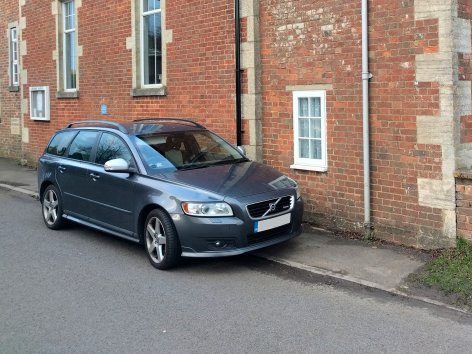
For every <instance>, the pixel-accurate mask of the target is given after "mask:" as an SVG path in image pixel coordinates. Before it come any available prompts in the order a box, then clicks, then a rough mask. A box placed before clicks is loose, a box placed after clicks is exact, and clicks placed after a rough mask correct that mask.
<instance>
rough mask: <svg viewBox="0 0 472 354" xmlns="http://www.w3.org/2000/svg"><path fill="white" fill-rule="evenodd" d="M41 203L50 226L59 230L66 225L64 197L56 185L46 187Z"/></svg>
mask: <svg viewBox="0 0 472 354" xmlns="http://www.w3.org/2000/svg"><path fill="white" fill-rule="evenodd" d="M41 205H42V208H41V209H42V215H43V220H44V223H45V224H46V226H47V227H48V228H50V229H52V230H59V229H61V228H62V227H64V224H65V220H64V218H63V217H62V198H61V194H60V193H59V190H58V189H57V188H56V186H54V185H52V184H51V185H49V186H48V187H47V188H46V190H45V191H44V193H43V198H42V199H41Z"/></svg>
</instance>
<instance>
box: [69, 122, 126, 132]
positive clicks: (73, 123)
mask: <svg viewBox="0 0 472 354" xmlns="http://www.w3.org/2000/svg"><path fill="white" fill-rule="evenodd" d="M80 124H87V125H93V124H95V125H97V126H98V125H109V126H112V127H113V128H116V129H118V130H119V131H120V132H122V133H125V134H128V130H127V129H126V128H125V127H124V126H123V125H121V124H120V123H115V122H108V121H106V120H81V121H78V122H72V123H70V124H69V125H68V126H67V128H72V126H74V125H80Z"/></svg>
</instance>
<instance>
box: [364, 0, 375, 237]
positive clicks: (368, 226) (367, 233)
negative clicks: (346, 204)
mask: <svg viewBox="0 0 472 354" xmlns="http://www.w3.org/2000/svg"><path fill="white" fill-rule="evenodd" d="M368 20H369V16H368V0H362V138H363V161H364V238H365V239H371V238H372V237H373V227H372V221H371V218H370V141H369V79H370V78H372V74H371V73H370V72H369V24H368Z"/></svg>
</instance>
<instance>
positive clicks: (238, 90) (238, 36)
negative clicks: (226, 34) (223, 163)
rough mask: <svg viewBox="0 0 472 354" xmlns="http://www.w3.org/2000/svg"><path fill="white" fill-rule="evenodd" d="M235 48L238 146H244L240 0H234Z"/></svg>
mask: <svg viewBox="0 0 472 354" xmlns="http://www.w3.org/2000/svg"><path fill="white" fill-rule="evenodd" d="M234 48H235V49H234V55H235V74H236V75H235V76H236V146H242V134H243V131H242V103H241V25H240V13H239V0H234Z"/></svg>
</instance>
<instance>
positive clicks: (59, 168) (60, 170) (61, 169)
mask: <svg viewBox="0 0 472 354" xmlns="http://www.w3.org/2000/svg"><path fill="white" fill-rule="evenodd" d="M57 169H58V170H59V172H61V173H63V172H64V171H65V170H67V168H65V167H64V166H59V167H58V168H57Z"/></svg>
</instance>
